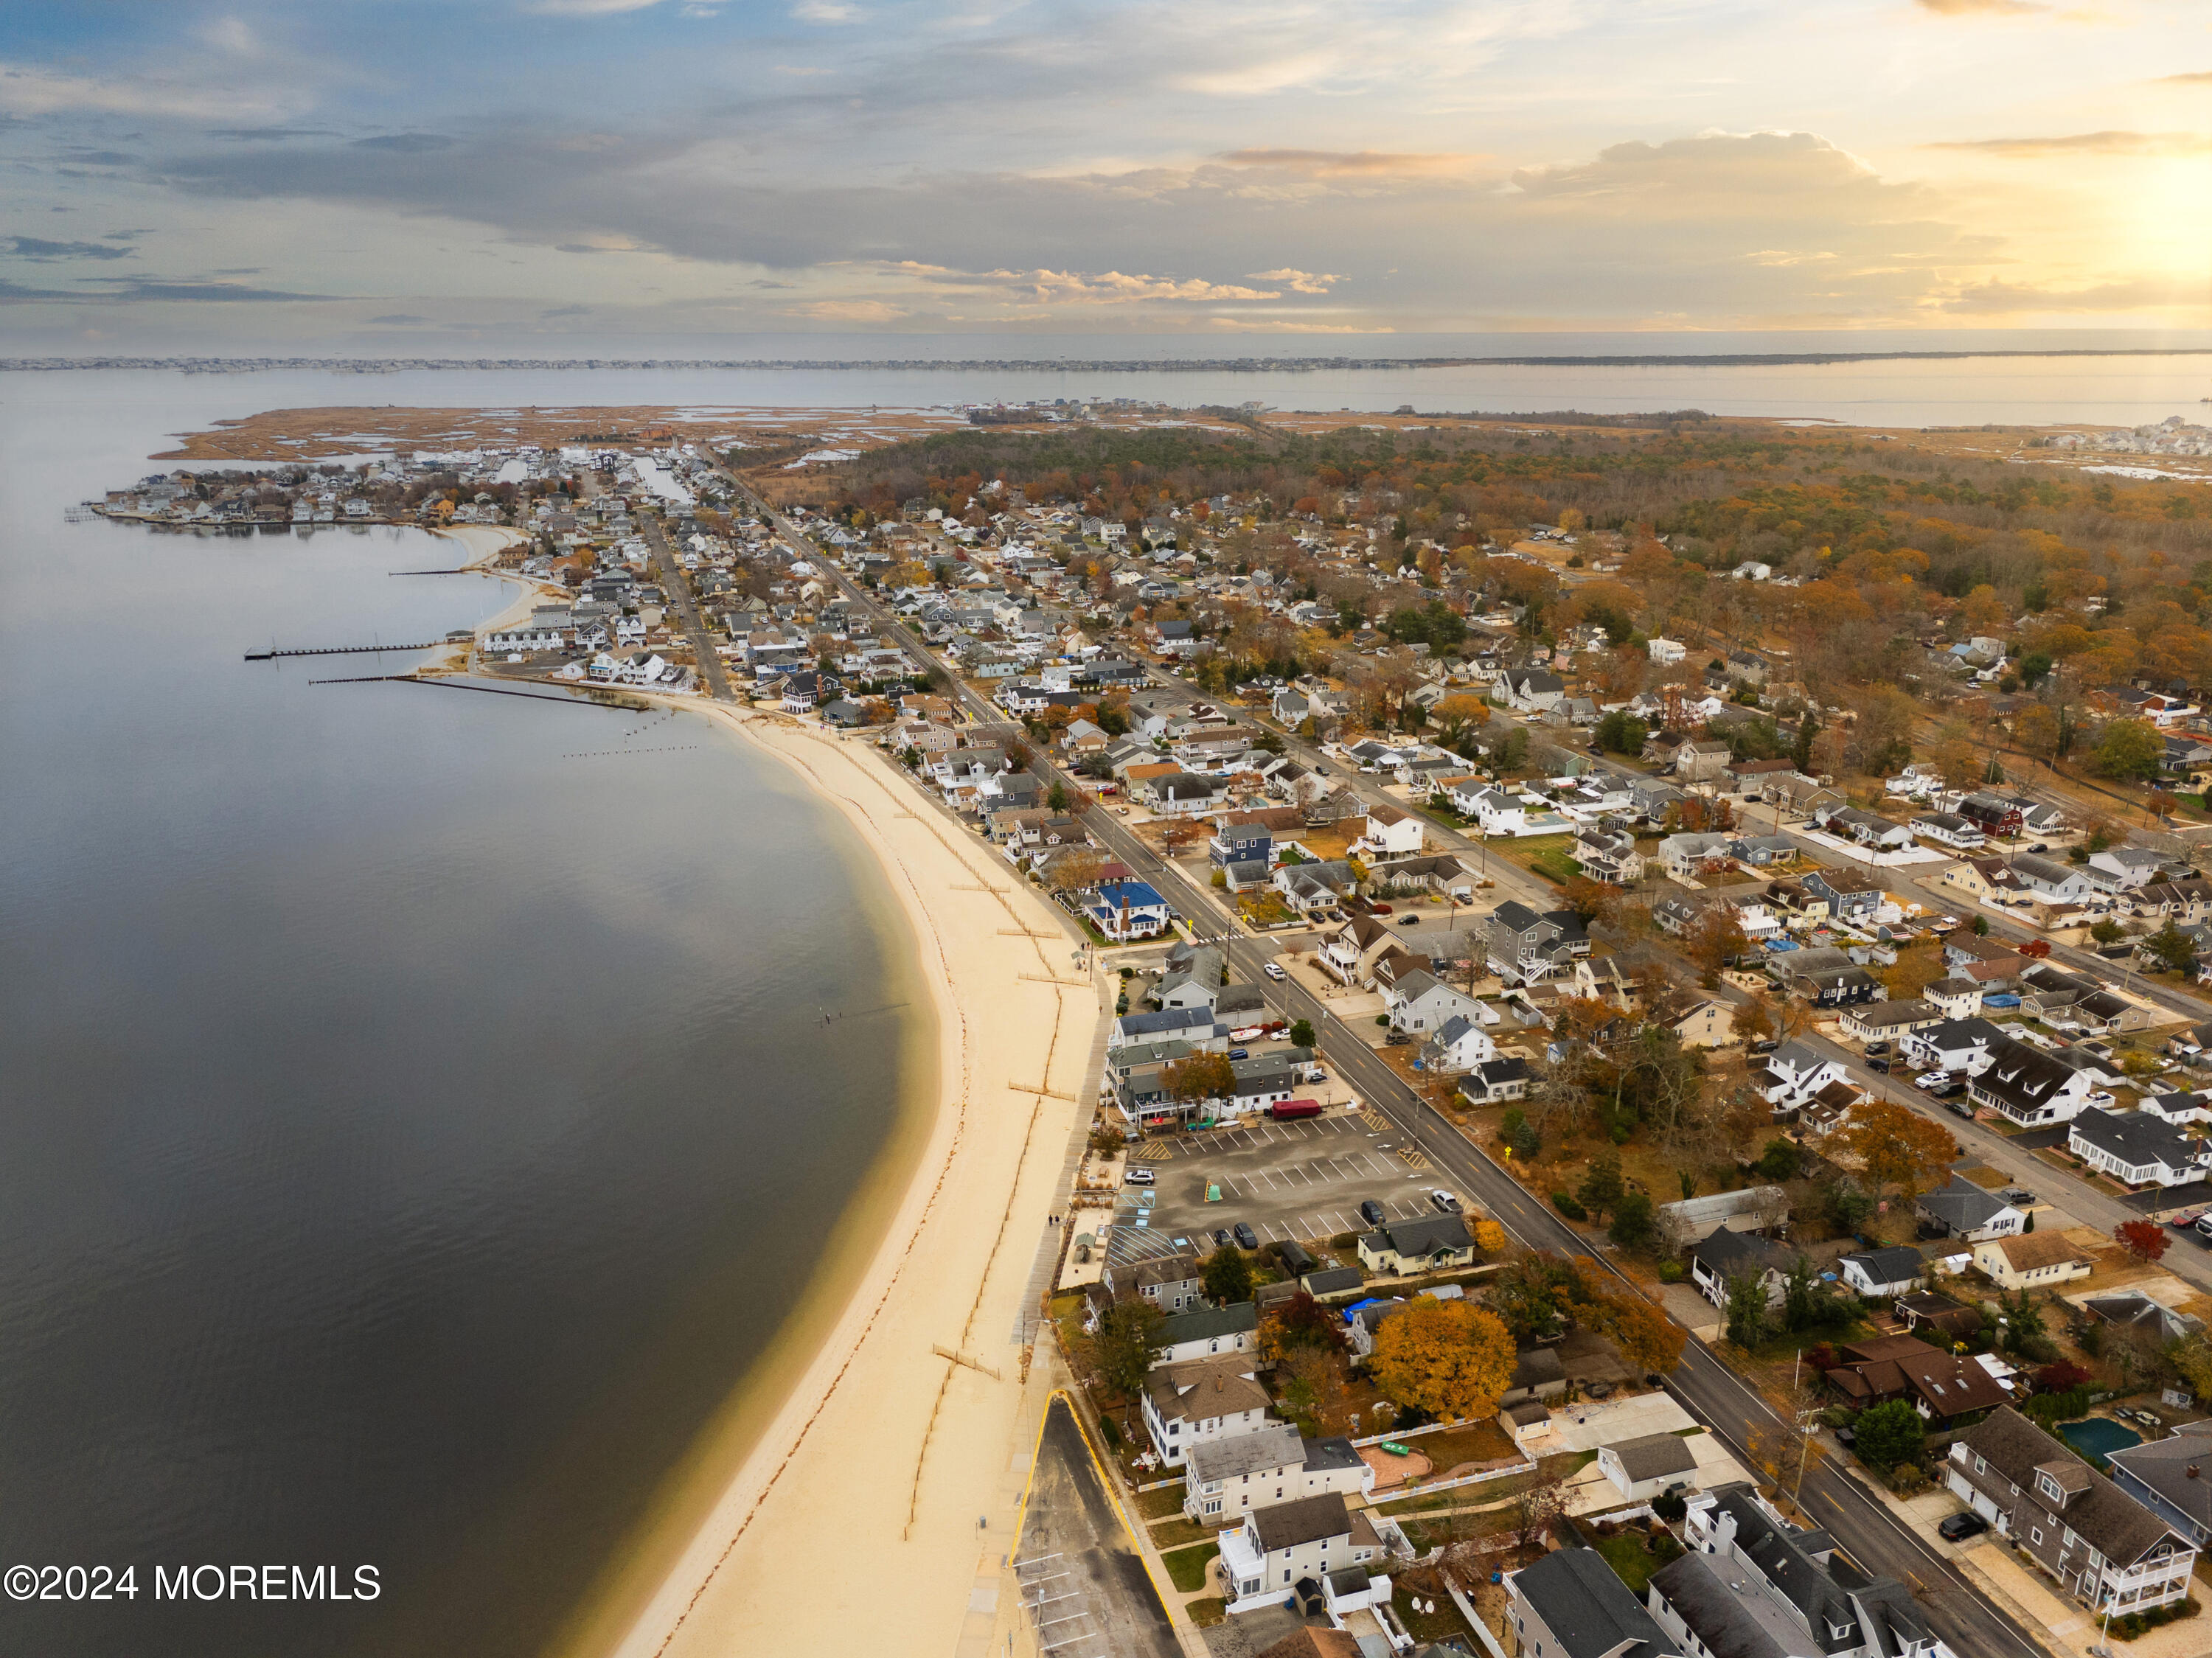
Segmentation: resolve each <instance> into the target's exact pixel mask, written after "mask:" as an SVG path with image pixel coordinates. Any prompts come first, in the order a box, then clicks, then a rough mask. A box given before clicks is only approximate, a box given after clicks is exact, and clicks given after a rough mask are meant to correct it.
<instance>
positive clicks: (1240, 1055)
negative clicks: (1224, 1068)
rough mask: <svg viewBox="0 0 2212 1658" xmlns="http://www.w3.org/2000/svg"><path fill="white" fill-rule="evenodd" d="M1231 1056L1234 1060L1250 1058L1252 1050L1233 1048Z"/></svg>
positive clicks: (1230, 1052)
mask: <svg viewBox="0 0 2212 1658" xmlns="http://www.w3.org/2000/svg"><path fill="white" fill-rule="evenodd" d="M1229 1057H1230V1058H1231V1059H1232V1060H1249V1059H1250V1058H1251V1057H1252V1050H1251V1049H1250V1048H1231V1049H1230V1050H1229Z"/></svg>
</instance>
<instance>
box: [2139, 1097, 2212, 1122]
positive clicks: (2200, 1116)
mask: <svg viewBox="0 0 2212 1658" xmlns="http://www.w3.org/2000/svg"><path fill="white" fill-rule="evenodd" d="M2136 1110H2138V1111H2140V1112H2142V1114H2144V1115H2145V1116H2149V1117H2156V1118H2157V1119H2158V1120H2159V1121H2160V1122H2166V1123H2172V1125H2173V1126H2174V1127H2180V1126H2182V1125H2183V1124H2185V1123H2192V1122H2212V1094H2208V1093H2206V1092H2205V1091H2204V1090H2203V1089H2195V1090H2191V1089H2179V1090H2175V1091H2173V1092H2172V1093H2167V1094H2146V1095H2144V1096H2142V1101H2141V1102H2139V1103H2138V1104H2137V1105H2136Z"/></svg>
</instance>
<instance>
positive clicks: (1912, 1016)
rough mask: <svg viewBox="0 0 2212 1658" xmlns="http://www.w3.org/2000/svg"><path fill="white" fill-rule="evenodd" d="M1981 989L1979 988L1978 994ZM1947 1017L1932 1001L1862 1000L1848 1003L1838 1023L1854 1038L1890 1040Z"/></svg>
mask: <svg viewBox="0 0 2212 1658" xmlns="http://www.w3.org/2000/svg"><path fill="white" fill-rule="evenodd" d="M1976 995H1977V997H1978V996H1979V991H1978V990H1977V992H1976ZM1977 1005H1978V1002H1977ZM1944 1017H1945V1015H1944V1012H1943V1010H1942V1008H1940V1007H1937V1006H1936V1005H1935V1004H1934V1003H1933V1002H1925V1001H1911V1002H1861V1003H1858V1004H1857V1005H1855V1006H1851V1007H1846V1008H1845V1009H1844V1011H1843V1016H1842V1017H1841V1018H1840V1019H1839V1020H1838V1023H1839V1024H1840V1025H1841V1026H1842V1027H1843V1032H1844V1035H1846V1036H1849V1037H1850V1038H1851V1039H1852V1040H1853V1041H1854V1042H1896V1041H1899V1039H1901V1038H1903V1037H1905V1036H1908V1035H1911V1034H1912V1033H1913V1032H1914V1031H1916V1030H1924V1029H1927V1028H1928V1027H1929V1026H1930V1025H1938V1024H1941V1023H1943V1020H1944Z"/></svg>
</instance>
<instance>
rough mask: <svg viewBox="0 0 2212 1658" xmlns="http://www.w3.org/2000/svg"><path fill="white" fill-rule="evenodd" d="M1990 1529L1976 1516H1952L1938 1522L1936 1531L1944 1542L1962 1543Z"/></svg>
mask: <svg viewBox="0 0 2212 1658" xmlns="http://www.w3.org/2000/svg"><path fill="white" fill-rule="evenodd" d="M1989 1528H1990V1522H1989V1521H1986V1520H1984V1519H1983V1518H1982V1516H1981V1515H1978V1514H1967V1513H1961V1514H1954V1515H1950V1516H1949V1517H1948V1518H1947V1519H1945V1520H1943V1521H1940V1522H1938V1524H1937V1525H1936V1533H1937V1534H1938V1535H1939V1536H1941V1537H1942V1539H1943V1540H1945V1541H1946V1542H1950V1543H1958V1542H1962V1541H1964V1540H1966V1539H1967V1538H1969V1537H1978V1536H1980V1535H1981V1534H1982V1533H1984V1532H1985V1531H1987V1530H1988V1529H1989Z"/></svg>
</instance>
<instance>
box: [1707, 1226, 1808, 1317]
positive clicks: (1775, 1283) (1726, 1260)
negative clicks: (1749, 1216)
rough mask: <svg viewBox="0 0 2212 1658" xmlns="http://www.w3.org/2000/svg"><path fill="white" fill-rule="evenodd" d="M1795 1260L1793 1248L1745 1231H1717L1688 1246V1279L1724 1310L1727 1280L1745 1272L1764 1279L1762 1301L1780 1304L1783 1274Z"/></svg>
mask: <svg viewBox="0 0 2212 1658" xmlns="http://www.w3.org/2000/svg"><path fill="white" fill-rule="evenodd" d="M1793 1260H1796V1252H1795V1251H1794V1250H1790V1249H1786V1248H1783V1246H1782V1245H1780V1244H1778V1243H1771V1242H1768V1241H1767V1240H1766V1239H1765V1238H1762V1237H1754V1236H1752V1235H1751V1234H1750V1233H1748V1232H1729V1231H1719V1232H1715V1233H1714V1234H1713V1235H1712V1236H1711V1237H1708V1238H1704V1239H1701V1240H1699V1242H1698V1243H1697V1244H1696V1246H1695V1247H1693V1248H1692V1249H1691V1251H1690V1279H1691V1282H1692V1283H1693V1284H1696V1285H1697V1286H1698V1293H1699V1294H1700V1295H1702V1296H1703V1297H1705V1299H1706V1300H1707V1301H1710V1302H1711V1303H1713V1305H1714V1306H1716V1307H1719V1308H1723V1309H1725V1308H1726V1307H1727V1306H1728V1299H1729V1280H1730V1279H1731V1278H1741V1277H1743V1276H1745V1275H1746V1274H1749V1275H1751V1276H1753V1277H1755V1278H1759V1279H1761V1280H1762V1281H1764V1282H1765V1285H1766V1304H1767V1305H1768V1306H1770V1307H1775V1306H1779V1305H1780V1304H1781V1302H1782V1296H1783V1291H1784V1285H1785V1282H1786V1275H1787V1274H1788V1272H1789V1271H1790V1263H1791V1262H1792V1261H1793Z"/></svg>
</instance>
